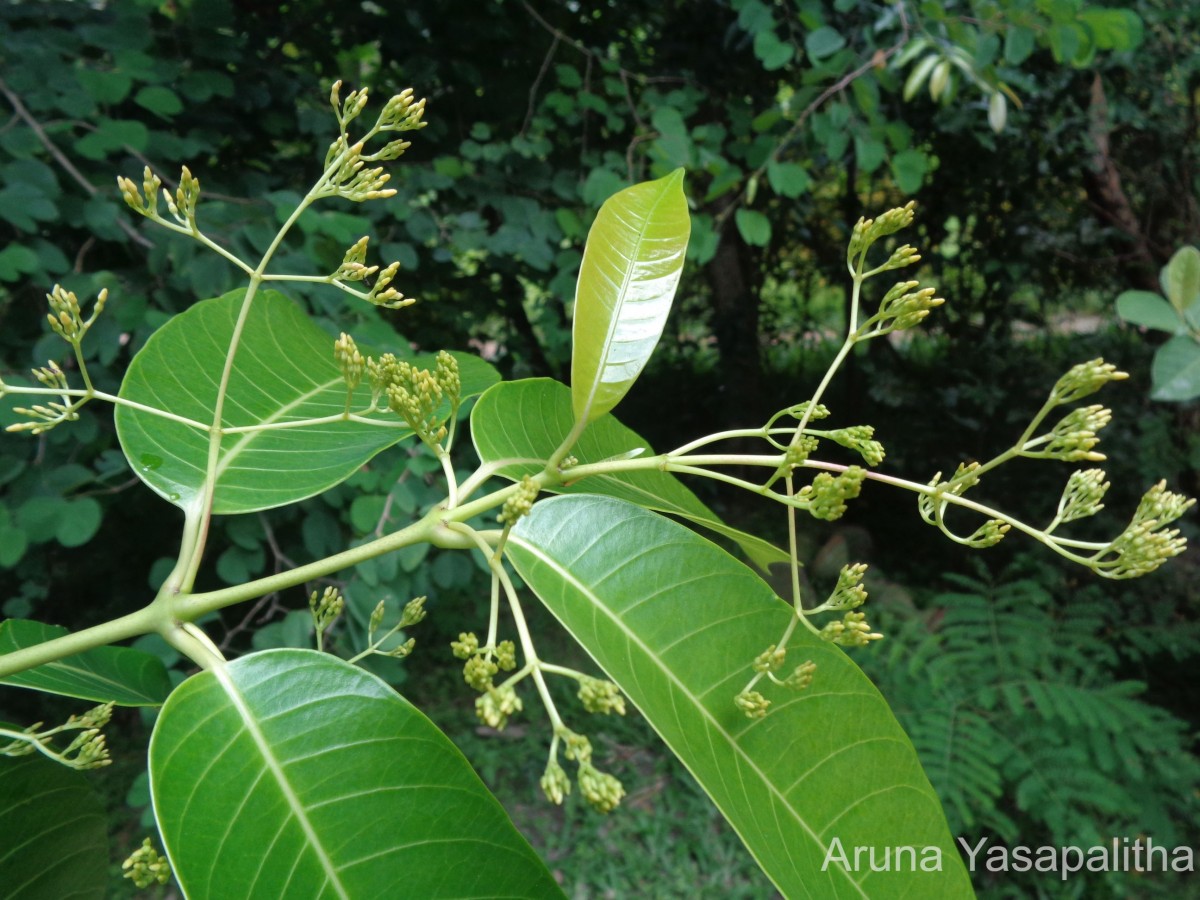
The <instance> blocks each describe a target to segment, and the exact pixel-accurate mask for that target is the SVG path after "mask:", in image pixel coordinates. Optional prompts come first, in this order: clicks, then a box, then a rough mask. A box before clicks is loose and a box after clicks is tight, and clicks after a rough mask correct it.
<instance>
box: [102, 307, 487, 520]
mask: <svg viewBox="0 0 1200 900" xmlns="http://www.w3.org/2000/svg"><path fill="white" fill-rule="evenodd" d="M243 296H244V291H241V290H238V291H233V292H231V293H228V294H225V295H224V296H222V297H215V298H213V299H211V300H203V301H201V302H200V303H197V304H196V305H195V306H193V307H191V308H190V309H188V310H187V311H185V312H183V313H181V314H180V315H178V316H176V317H175V318H173V319H172V320H171V321H170V322H168V323H167V324H166V325H164V326H163V327H162V328H160V329H159V330H158V331H157V332H155V334H154V335H153V336H152V337H151V338H150V340H149V341H147V342H146V346H145V347H143V348H142V350H141V351H140V352H139V353H138V354H137V356H135V357H134V359H133V362H132V363H130V366H129V369H128V371H127V372H126V373H125V379H124V381H123V382H122V383H121V397H123V398H125V399H127V400H132V401H135V402H138V403H142V404H145V405H147V406H151V407H155V408H157V409H163V410H167V411H168V412H171V413H174V414H176V415H179V416H184V417H186V418H188V419H192V420H194V421H196V422H200V423H204V424H208V423H210V422H211V421H212V419H213V415H214V410H215V407H216V398H217V385H218V382H219V379H220V377H221V371H222V368H223V366H224V361H225V355H226V352H227V350H228V347H229V342H230V340H231V338H232V335H233V330H234V325H235V323H236V321H237V317H238V311H239V310H240V308H241V305H242V297H243ZM406 346H407V345H406V344H405V343H404V342H403V341H400V340H399V339H397V347H396V348H395V349H393V348H385V349H388V350H392V352H396V351H397V350H399V351H400V352H396V355H397V356H401V357H403V356H404V355H405V354H404V350H405V348H406ZM455 358H456V359H457V360H458V362H459V368H460V370H461V374H462V384H463V396H464V397H469V396H472V395H474V394H477V393H479V392H481V391H482V390H484V389H485V388H487V387H488V386H489V385H491V384H493V383H495V382H496V381H497V380H499V376H497V375H496V373H495V370H493V369H492V368H491V366H489V365H488V364H487V363H485V362H483V360H481V359H479V358H478V357H474V356H470V355H468V354H455ZM411 361H412V362H413V363H414V364H417V365H422V366H427V367H428V366H431V365H432V364H433V358H432V356H418V357H413V358H412V359H411ZM369 399H370V388H369V387H368V386H367V385H365V384H363V385H360V386H359V388H358V390H357V392H356V393H355V395H354V404H352V407H351V408H352V409H361V408H363V407H364V406H365V405H366V404H367V403H368V402H369ZM345 403H346V385H345V382H344V381H343V380H342V374H341V370H340V369H339V368H338V366H337V364H336V363H335V362H334V358H333V339H332V338H331V337H330V336H329V335H328V334H326V333H325V332H324V331H322V330H321V329H320V328H318V327H317V326H316V325H315V324H314V323H313V322H312V321H311V320H310V319H309V318H308V317H307V316H306V315H305V314H304V312H303V311H302V310H301V309H300V308H299V307H298V306H296V305H295V304H294V303H292V301H290V300H289V299H287V298H286V297H285V296H283V295H282V294H280V293H277V292H275V291H260V292H259V294H258V296H257V297H255V299H254V303H253V305H252V306H251V308H250V313H249V316H248V317H247V319H246V322H245V325H244V328H243V331H242V340H241V344H240V346H239V349H238V353H237V356H236V357H235V360H234V367H233V372H232V373H231V378H230V381H229V388H228V393H227V397H226V401H225V407H224V410H223V416H222V422H223V425H224V427H226V428H234V427H244V426H250V425H260V424H265V423H282V422H289V421H298V420H302V419H310V418H318V417H321V416H329V415H338V414H340V413H341V412H342V411H343V410H344V409H345ZM380 418H381V421H386V422H389V423H391V425H392V427H384V426H380V425H370V424H360V423H356V422H349V421H339V422H330V423H325V424H323V425H313V426H305V427H301V428H282V429H277V430H270V431H259V432H248V433H241V434H231V435H225V436H224V438H223V439H222V442H221V449H220V454H219V457H218V465H217V481H216V496H215V499H214V501H213V512H215V513H218V514H220V513H245V512H253V511H255V510H260V509H269V508H271V507H274V506H281V505H283V504H286V503H293V502H295V501H297V500H303V499H304V498H305V497H311V496H313V495H314V494H318V493H320V492H321V491H324V490H327V489H328V488H330V487H333V486H334V485H335V484H338V483H340V482H341V481H344V480H345V479H346V478H348V477H350V475H352V474H354V472H356V471H357V470H358V469H359V468H360V467H361V466H362V465H363V463H365V462H366V461H367V460H369V459H371V458H372V457H373V456H375V454H377V453H379V452H380V451H381V450H383V449H385V448H387V447H390V446H391V445H392V444H395V443H396V442H397V441H400V440H402V439H404V438H406V437H408V436H410V435H411V433H412V432H411V431H409V430H408V428H407V427H406V426H404V425H403V422H402V420H401V419H399V417H396V416H385V417H380ZM116 423H117V435H118V437H119V438H120V441H121V449H122V450H123V451H124V453H125V456H126V458H127V459H128V460H129V463H130V465H131V466H132V467H133V470H134V471H135V472H136V473H137V474H138V476H139V477H140V478H141V479H142V480H143V481H144V482H146V484H147V485H149V486H150V488H152V489H153V490H154V491H155V492H156V493H158V494H159V495H161V496H163V497H165V498H166V499H168V500H170V501H171V502H172V503H174V504H176V505H177V506H180V507H184V508H186V507H187V506H188V505H189V504H190V503H192V502H193V501H194V500H195V498H196V497H197V496H198V495H199V493H200V491H201V488H202V487H203V485H204V480H205V472H206V466H207V463H208V434H207V432H205V431H200V430H199V429H197V428H194V427H192V426H190V425H187V424H183V423H179V422H174V421H170V420H168V419H164V418H161V417H159V416H155V415H152V414H150V413H146V412H142V411H140V410H136V409H131V408H129V407H126V406H118V407H117V411H116Z"/></svg>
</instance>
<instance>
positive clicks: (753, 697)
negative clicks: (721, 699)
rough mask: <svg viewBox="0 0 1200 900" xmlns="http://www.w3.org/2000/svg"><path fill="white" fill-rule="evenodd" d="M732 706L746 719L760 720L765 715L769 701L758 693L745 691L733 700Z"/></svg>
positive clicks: (769, 704)
mask: <svg viewBox="0 0 1200 900" xmlns="http://www.w3.org/2000/svg"><path fill="white" fill-rule="evenodd" d="M733 703H734V705H735V706H736V707H737V708H738V709H740V710H741V711H742V712H743V713H745V714H746V718H748V719H761V718H762V717H763V716H765V715H766V714H767V709H768V708H770V706H771V701H770V700H768V699H767V698H766V697H764V696H763V695H762V694H760V693H759V692H758V691H750V690H745V691H742V692H741V693H740V694H738V695H737V696H736V697H734V698H733Z"/></svg>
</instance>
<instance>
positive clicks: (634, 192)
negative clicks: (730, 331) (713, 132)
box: [571, 169, 691, 422]
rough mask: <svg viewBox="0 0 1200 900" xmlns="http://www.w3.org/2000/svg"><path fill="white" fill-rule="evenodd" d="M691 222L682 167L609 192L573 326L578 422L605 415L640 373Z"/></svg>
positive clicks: (588, 250) (590, 245) (583, 269)
mask: <svg viewBox="0 0 1200 900" xmlns="http://www.w3.org/2000/svg"><path fill="white" fill-rule="evenodd" d="M690 229H691V225H690V221H689V218H688V209H687V200H686V199H685V197H684V195H683V170H682V169H676V170H675V171H674V172H672V173H671V174H670V175H667V176H665V177H663V178H660V179H658V180H657V181H648V182H645V183H643V184H636V185H634V186H633V187H630V188H626V189H625V190H623V191H621V192H620V193H617V194H615V195H613V196H612V197H610V198H609V199H608V200H607V201H605V203H604V205H603V206H602V207H600V212H599V213H598V214H597V216H596V220H595V222H593V223H592V228H591V231H590V232H589V233H588V240H587V245H586V246H585V248H584V251H583V262H582V263H581V264H580V267H579V285H578V288H577V290H576V294H575V321H574V325H573V329H572V341H573V351H572V355H571V392H572V400H573V406H574V410H575V418H576V420H577V421H580V422H584V421H588V422H590V421H592V420H593V419H597V418H599V417H600V416H602V415H604V414H605V413H606V412H608V411H609V410H610V409H612V408H613V407H614V406H616V405H617V403H618V402H620V400H621V398H622V397H624V396H625V393H626V392H627V391H628V390H629V388H630V387H631V386H632V385H633V382H634V380H635V379H636V378H637V377H638V375H639V374H641V371H642V368H643V367H644V366H645V365H646V361H647V360H648V359H649V358H650V354H651V353H653V352H654V347H655V345H657V344H658V339H659V337H660V336H661V334H662V329H663V325H664V324H666V320H667V313H668V312H670V310H671V301H672V300H673V299H674V296H675V288H676V286H677V285H678V284H679V276H680V274H681V272H682V270H683V259H684V253H685V251H686V250H687V241H688V234H689V232H690Z"/></svg>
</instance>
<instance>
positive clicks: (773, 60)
mask: <svg viewBox="0 0 1200 900" xmlns="http://www.w3.org/2000/svg"><path fill="white" fill-rule="evenodd" d="M754 55H755V56H757V57H758V59H759V61H760V62H761V63H762V64H763V68H764V69H766V70H767V71H768V72H774V71H775V70H776V69H782V68H783V67H784V66H786V65H787V64H788V63H790V62H791V61H792V57H794V56H795V55H796V48H795V47H793V46H792V45H791V44H788V43H785V42H784V41H781V40H780V39H779V37H778V36H777V35H776V34H775V31H774V29H771V28H764V29H763V30H762V31H760V32H758V34H756V35H754Z"/></svg>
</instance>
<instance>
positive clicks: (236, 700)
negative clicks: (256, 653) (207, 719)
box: [212, 665, 350, 900]
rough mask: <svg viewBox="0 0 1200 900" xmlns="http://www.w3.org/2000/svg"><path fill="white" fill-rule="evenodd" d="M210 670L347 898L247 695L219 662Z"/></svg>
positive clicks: (320, 859) (333, 881) (327, 872)
mask: <svg viewBox="0 0 1200 900" xmlns="http://www.w3.org/2000/svg"><path fill="white" fill-rule="evenodd" d="M212 672H213V674H214V675H215V676H216V679H217V681H218V682H219V683H220V685H221V687H222V688H223V689H224V691H225V694H226V696H227V697H228V698H229V702H230V703H231V704H232V705H233V708H234V709H235V710H237V713H238V715H239V716H240V717H241V719H242V724H243V726H244V727H245V729H246V732H247V733H248V734H249V735H250V738H251V740H253V741H254V744H255V746H256V747H257V748H258V752H259V754H260V755H261V757H262V760H263V763H264V765H265V766H266V767H267V770H268V771H269V772H270V773H271V775H272V777H273V778H274V779H275V783H276V785H277V786H278V788H279V790H280V793H282V794H283V798H284V800H285V801H286V803H287V805H288V808H289V809H291V811H292V815H293V816H295V818H296V821H297V822H298V823H299V824H300V828H301V830H302V831H303V832H304V836H305V838H306V839H307V843H308V846H309V847H311V848H312V850H313V852H314V853H315V854H316V857H317V861H318V862H319V863H320V864H321V868H322V869H323V870H324V871H325V877H326V878H327V879H329V882H330V883H331V884H332V886H333V889H334V891H336V892H337V895H338V897H340V898H341V900H350V894H349V893H347V891H346V888H345V886H344V885H343V884H342V881H341V878H339V877H338V872H337V868H336V867H335V866H334V864H333V860H332V859H330V857H329V853H328V852H327V851H326V849H325V846H324V845H323V844H322V843H321V839H320V837H319V836H318V835H317V831H316V829H315V828H314V827H313V824H312V822H310V821H309V819H308V814H307V813H306V812H305V809H304V805H303V804H302V803H301V802H300V798H299V797H298V796H297V795H296V791H295V789H294V788H293V787H292V783H291V782H290V781H289V780H288V777H287V775H286V773H285V772H284V771H283V766H282V765H280V762H279V760H278V759H276V757H275V754H274V752H272V750H271V745H270V743H269V742H268V741H267V737H266V735H265V734H263V732H262V729H261V728H260V727H259V725H258V720H257V719H256V718H255V717H254V715H253V713H252V712H251V710H250V707H249V706H248V705H247V703H246V698H245V697H243V696H242V694H241V692H240V691H239V690H238V687H237V684H235V683H234V681H233V678H232V676H231V675H230V674H229V670H228V668H226V667H225V666H224V665H220V666H216V667H214V668H213V670H212Z"/></svg>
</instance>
